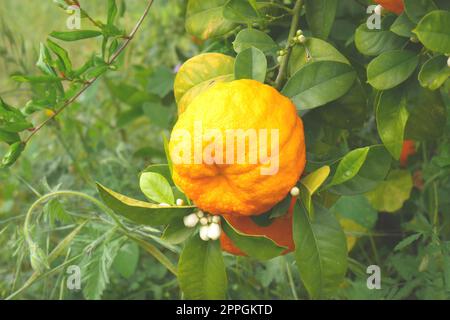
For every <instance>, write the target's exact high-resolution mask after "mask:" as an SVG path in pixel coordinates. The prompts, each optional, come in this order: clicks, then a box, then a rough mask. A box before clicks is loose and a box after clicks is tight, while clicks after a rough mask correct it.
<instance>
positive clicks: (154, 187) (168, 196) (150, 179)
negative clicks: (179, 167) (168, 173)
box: [139, 172, 175, 204]
mask: <svg viewBox="0 0 450 320" xmlns="http://www.w3.org/2000/svg"><path fill="white" fill-rule="evenodd" d="M139 186H140V188H141V191H142V193H144V194H145V196H146V197H147V198H149V199H150V200H153V201H155V202H157V203H168V204H174V203H175V199H174V197H173V192H172V188H171V187H170V184H169V182H167V180H166V179H165V178H164V177H163V176H162V175H160V174H158V173H154V172H143V173H142V174H141V177H140V179H139Z"/></svg>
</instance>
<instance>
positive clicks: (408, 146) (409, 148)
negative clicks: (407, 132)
mask: <svg viewBox="0 0 450 320" xmlns="http://www.w3.org/2000/svg"><path fill="white" fill-rule="evenodd" d="M414 154H416V146H415V142H414V140H405V141H403V148H402V153H401V155H400V165H401V166H402V167H406V166H407V165H408V158H409V157H410V156H412V155H414Z"/></svg>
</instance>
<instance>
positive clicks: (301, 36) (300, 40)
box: [298, 35, 306, 43]
mask: <svg viewBox="0 0 450 320" xmlns="http://www.w3.org/2000/svg"><path fill="white" fill-rule="evenodd" d="M298 42H300V43H305V42H306V37H305V36H304V35H300V36H299V37H298Z"/></svg>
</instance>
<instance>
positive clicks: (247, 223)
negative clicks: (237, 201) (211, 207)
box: [220, 197, 297, 256]
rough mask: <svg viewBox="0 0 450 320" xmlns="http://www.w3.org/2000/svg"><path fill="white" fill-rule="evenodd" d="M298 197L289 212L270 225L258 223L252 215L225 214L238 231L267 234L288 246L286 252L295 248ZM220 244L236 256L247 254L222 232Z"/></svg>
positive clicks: (260, 234)
mask: <svg viewBox="0 0 450 320" xmlns="http://www.w3.org/2000/svg"><path fill="white" fill-rule="evenodd" d="M296 199H297V198H296V197H293V198H292V200H291V204H290V207H289V210H288V213H287V214H285V215H283V216H280V217H277V218H274V219H273V222H272V223H271V224H270V225H268V226H260V225H258V224H256V223H255V222H254V221H253V220H252V218H251V217H236V216H228V215H227V216H224V217H225V218H226V219H227V221H228V222H229V223H230V224H231V225H232V226H233V227H234V228H235V229H237V230H238V231H240V232H242V233H244V234H247V235H253V236H255V235H257V236H266V237H268V238H270V239H272V240H273V241H274V242H275V243H276V244H278V245H279V246H283V247H287V249H286V250H285V251H284V252H283V254H286V253H288V252H291V251H293V250H294V248H295V245H294V240H293V239H292V213H293V211H294V204H295V201H296ZM220 245H221V246H222V250H224V251H226V252H228V253H231V254H234V255H236V256H245V255H246V254H245V253H244V252H242V251H241V250H240V249H239V248H238V247H236V246H235V245H234V243H233V241H232V240H231V239H230V238H229V237H228V236H227V235H226V234H225V232H222V233H221V234H220Z"/></svg>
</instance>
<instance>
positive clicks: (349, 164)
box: [328, 147, 370, 187]
mask: <svg viewBox="0 0 450 320" xmlns="http://www.w3.org/2000/svg"><path fill="white" fill-rule="evenodd" d="M369 150H370V148H369V147H364V148H359V149H355V150H352V151H350V152H349V153H347V154H346V155H345V157H344V158H342V160H341V161H340V162H339V165H338V167H337V169H336V173H335V174H334V176H333V179H332V180H331V182H330V184H329V185H328V187H331V186H335V185H338V184H342V183H344V182H346V181H348V180H350V179H352V178H353V177H355V176H356V175H357V174H358V172H359V170H360V169H361V168H362V166H363V164H364V162H365V161H366V158H367V155H368V153H369Z"/></svg>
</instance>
